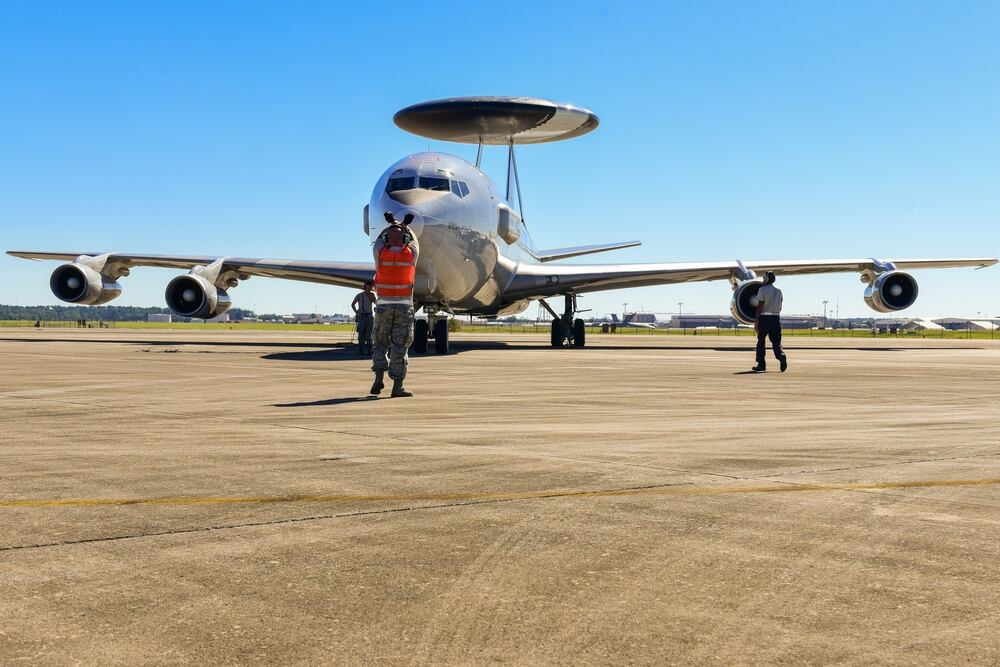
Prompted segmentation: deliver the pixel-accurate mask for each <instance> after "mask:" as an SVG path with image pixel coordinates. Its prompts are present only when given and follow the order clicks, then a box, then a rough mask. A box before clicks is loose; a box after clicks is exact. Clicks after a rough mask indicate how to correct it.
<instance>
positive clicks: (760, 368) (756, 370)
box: [750, 364, 767, 373]
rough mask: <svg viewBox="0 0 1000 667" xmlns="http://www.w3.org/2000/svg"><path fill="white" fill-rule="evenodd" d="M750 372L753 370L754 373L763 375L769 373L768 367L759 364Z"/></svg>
mask: <svg viewBox="0 0 1000 667" xmlns="http://www.w3.org/2000/svg"><path fill="white" fill-rule="evenodd" d="M750 370H752V371H753V372H754V373H763V372H765V371H767V366H765V365H764V364H757V365H756V366H754V367H753V368H751V369H750Z"/></svg>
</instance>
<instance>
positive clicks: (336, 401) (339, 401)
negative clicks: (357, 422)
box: [271, 396, 378, 408]
mask: <svg viewBox="0 0 1000 667" xmlns="http://www.w3.org/2000/svg"><path fill="white" fill-rule="evenodd" d="M377 400H378V396H347V397H345V398H322V399H320V400H318V401H300V402H298V403H273V404H272V405H271V407H272V408H310V407H320V406H324V405H344V404H345V403H370V402H371V401H377Z"/></svg>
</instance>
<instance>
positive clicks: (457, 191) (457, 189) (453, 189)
mask: <svg viewBox="0 0 1000 667" xmlns="http://www.w3.org/2000/svg"><path fill="white" fill-rule="evenodd" d="M451 194H453V195H455V196H456V197H461V196H462V189H461V188H460V187H459V186H458V181H452V182H451Z"/></svg>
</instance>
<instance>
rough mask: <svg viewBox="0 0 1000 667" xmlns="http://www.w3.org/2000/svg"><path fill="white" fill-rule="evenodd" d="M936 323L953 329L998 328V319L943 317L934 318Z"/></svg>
mask: <svg viewBox="0 0 1000 667" xmlns="http://www.w3.org/2000/svg"><path fill="white" fill-rule="evenodd" d="M934 323H935V324H938V325H940V326H942V327H944V328H945V329H950V330H952V331H996V330H997V328H998V326H997V324H998V322H997V321H996V320H989V319H986V320H982V319H975V320H972V319H969V318H966V317H942V318H939V319H936V320H934Z"/></svg>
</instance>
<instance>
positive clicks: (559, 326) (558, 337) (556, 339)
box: [552, 320, 566, 347]
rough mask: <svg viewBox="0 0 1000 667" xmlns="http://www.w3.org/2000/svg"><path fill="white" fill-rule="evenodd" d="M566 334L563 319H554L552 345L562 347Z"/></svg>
mask: <svg viewBox="0 0 1000 667" xmlns="http://www.w3.org/2000/svg"><path fill="white" fill-rule="evenodd" d="M565 339H566V334H565V333H563V323H562V321H561V320H552V347H562V346H563V341H564V340H565Z"/></svg>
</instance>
